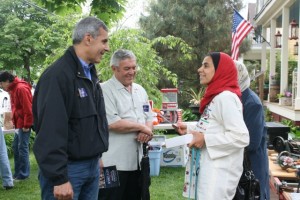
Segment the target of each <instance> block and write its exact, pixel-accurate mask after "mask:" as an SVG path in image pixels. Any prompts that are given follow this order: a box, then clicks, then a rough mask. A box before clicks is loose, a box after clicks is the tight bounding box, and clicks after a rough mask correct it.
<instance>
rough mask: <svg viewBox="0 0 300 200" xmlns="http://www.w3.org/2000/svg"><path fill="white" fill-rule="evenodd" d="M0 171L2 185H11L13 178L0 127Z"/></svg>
mask: <svg viewBox="0 0 300 200" xmlns="http://www.w3.org/2000/svg"><path fill="white" fill-rule="evenodd" d="M0 173H1V177H2V181H3V182H2V185H3V186H13V185H14V183H13V178H12V173H11V169H10V164H9V160H8V155H7V149H6V143H5V140H4V135H3V132H2V129H1V127H0Z"/></svg>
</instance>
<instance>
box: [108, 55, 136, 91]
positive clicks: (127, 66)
mask: <svg viewBox="0 0 300 200" xmlns="http://www.w3.org/2000/svg"><path fill="white" fill-rule="evenodd" d="M112 69H113V71H114V75H115V77H116V78H117V80H118V81H120V82H121V83H122V84H123V85H124V86H125V87H127V86H129V85H131V84H132V83H133V81H134V78H135V75H136V70H137V66H136V60H135V59H132V58H126V59H124V60H121V61H120V62H119V67H116V66H112Z"/></svg>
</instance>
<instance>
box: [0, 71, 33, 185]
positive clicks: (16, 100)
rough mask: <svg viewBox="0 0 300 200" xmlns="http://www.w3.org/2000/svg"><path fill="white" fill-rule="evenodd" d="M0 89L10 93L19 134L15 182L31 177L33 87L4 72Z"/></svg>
mask: <svg viewBox="0 0 300 200" xmlns="http://www.w3.org/2000/svg"><path fill="white" fill-rule="evenodd" d="M0 87H1V88H2V89H3V90H4V91H6V92H8V93H9V95H10V101H11V109H12V115H13V122H14V126H15V128H16V129H17V132H16V134H15V137H14V141H13V151H14V163H15V173H14V175H13V177H14V180H16V181H17V180H24V179H26V178H28V177H29V174H30V163H29V139H30V134H31V126H32V124H33V114H32V93H31V85H30V84H29V83H27V82H26V81H24V80H21V79H19V78H18V77H16V76H14V75H12V74H11V73H9V72H7V71H4V72H1V73H0Z"/></svg>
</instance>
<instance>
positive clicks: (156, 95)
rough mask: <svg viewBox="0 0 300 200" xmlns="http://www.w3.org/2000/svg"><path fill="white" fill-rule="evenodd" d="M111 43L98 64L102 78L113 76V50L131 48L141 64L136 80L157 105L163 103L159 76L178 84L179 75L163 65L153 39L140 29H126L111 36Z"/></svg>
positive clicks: (139, 64)
mask: <svg viewBox="0 0 300 200" xmlns="http://www.w3.org/2000/svg"><path fill="white" fill-rule="evenodd" d="M109 45H110V51H109V52H107V53H106V54H105V55H104V57H103V59H102V61H101V63H100V65H99V66H97V69H98V72H99V73H100V74H101V80H103V81H105V80H108V79H109V78H111V76H112V70H111V67H110V63H109V62H110V58H111V56H112V54H113V52H114V51H116V50H117V49H120V48H123V49H129V50H131V51H133V53H134V54H135V55H136V57H137V63H138V66H139V69H138V72H137V76H136V80H135V82H137V83H139V84H141V85H142V86H143V87H144V88H145V89H146V91H147V93H148V95H149V98H150V99H152V100H153V101H154V103H155V105H156V107H159V105H160V104H161V93H160V90H159V88H157V83H158V79H159V77H161V76H164V77H166V78H167V79H168V80H170V81H171V82H172V83H173V84H174V85H176V84H177V76H176V74H173V73H171V72H170V71H169V70H167V69H166V68H165V67H164V66H163V65H162V59H161V58H160V57H159V56H158V55H157V53H156V51H155V50H154V49H153V48H152V45H153V44H152V41H151V40H148V39H146V38H145V37H143V36H142V35H141V32H140V31H138V30H133V29H126V30H119V31H116V32H114V33H113V34H112V35H111V36H110V44H109Z"/></svg>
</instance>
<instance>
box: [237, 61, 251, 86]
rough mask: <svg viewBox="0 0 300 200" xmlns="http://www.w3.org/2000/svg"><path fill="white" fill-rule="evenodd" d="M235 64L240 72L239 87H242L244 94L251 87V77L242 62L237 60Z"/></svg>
mask: <svg viewBox="0 0 300 200" xmlns="http://www.w3.org/2000/svg"><path fill="white" fill-rule="evenodd" d="M234 63H235V66H236V69H237V71H238V82H239V86H240V89H241V92H243V91H244V90H246V89H247V88H248V87H250V77H249V74H248V70H247V68H246V66H245V65H244V64H243V63H242V62H240V61H237V60H235V61H234Z"/></svg>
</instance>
